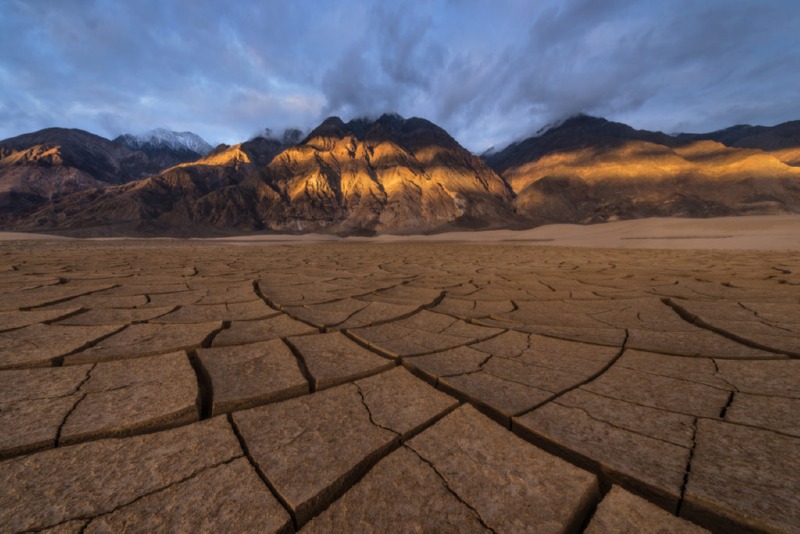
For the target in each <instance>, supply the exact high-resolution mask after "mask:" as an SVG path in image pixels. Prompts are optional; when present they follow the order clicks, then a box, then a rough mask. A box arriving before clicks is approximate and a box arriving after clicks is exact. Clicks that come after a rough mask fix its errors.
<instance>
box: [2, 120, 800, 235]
mask: <svg viewBox="0 0 800 534" xmlns="http://www.w3.org/2000/svg"><path fill="white" fill-rule="evenodd" d="M797 212H800V121H794V122H787V123H784V124H780V125H777V126H774V127H761V126H734V127H732V128H728V129H725V130H720V131H717V132H711V133H707V134H677V135H667V134H664V133H661V132H650V131H645V130H636V129H634V128H631V127H630V126H627V125H625V124H621V123H616V122H611V121H607V120H605V119H601V118H596V117H590V116H585V115H579V116H575V117H572V118H570V119H568V120H566V121H564V122H562V123H561V124H559V125H556V126H553V127H551V128H549V129H548V130H546V131H544V132H542V133H540V134H539V135H536V136H534V137H530V138H528V139H525V140H523V141H520V142H517V143H513V144H511V145H510V146H508V147H506V148H505V149H503V150H500V151H493V152H491V153H487V154H484V155H483V156H482V157H477V156H475V155H473V154H471V153H470V152H469V151H467V150H466V149H464V148H463V147H462V146H461V145H459V144H458V142H457V141H456V140H455V139H453V138H452V137H451V136H450V135H449V134H448V133H447V132H446V131H445V130H443V129H442V128H440V127H438V126H436V125H435V124H433V123H431V122H429V121H427V120H425V119H420V118H410V119H404V118H402V117H400V116H398V115H393V114H386V115H383V116H381V117H380V118H378V119H377V120H370V119H355V120H351V121H349V122H347V123H345V122H343V121H342V120H341V119H339V118H337V117H331V118H328V119H326V120H325V121H323V122H322V123H321V124H320V125H319V126H318V127H317V128H316V129H314V130H312V131H311V132H310V133H309V134H308V135H306V136H305V138H302V134H301V133H300V132H299V131H297V130H291V131H288V132H287V133H286V134H284V136H283V137H282V138H280V139H277V138H272V137H269V138H267V137H257V138H254V139H251V140H249V141H246V142H243V143H240V144H237V145H233V146H227V145H220V146H218V147H216V148H214V149H211V147H210V146H209V145H208V144H207V143H205V142H204V141H203V140H202V139H200V138H199V137H197V136H195V135H194V134H191V133H188V132H184V133H175V132H168V131H165V130H156V131H154V132H151V133H150V134H146V135H144V136H130V135H125V136H120V137H118V138H117V139H115V140H113V141H109V140H107V139H104V138H102V137H98V136H95V135H92V134H89V133H87V132H82V131H80V130H66V129H57V128H53V129H48V130H42V131H40V132H35V133H32V134H25V135H22V136H18V137H15V138H12V139H7V140H4V141H0V225H2V226H3V227H5V228H7V229H15V230H22V231H37V232H54V233H63V234H68V235H84V236H95V235H98V236H99V235H142V236H153V235H171V236H194V235H230V234H239V233H247V232H292V233H305V232H328V233H337V234H346V235H353V234H361V235H374V234H379V233H429V232H440V231H445V230H454V229H490V228H492V229H493V228H524V227H530V226H535V225H539V224H546V223H555V222H566V223H593V222H603V221H611V220H617V219H630V218H638V217H650V216H687V217H707V216H721V215H747V214H771V213H797Z"/></svg>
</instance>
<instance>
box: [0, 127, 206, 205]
mask: <svg viewBox="0 0 800 534" xmlns="http://www.w3.org/2000/svg"><path fill="white" fill-rule="evenodd" d="M120 139H121V138H120ZM140 149H142V150H140ZM198 157H200V154H198V153H196V152H194V151H190V150H185V149H180V147H177V148H176V147H168V146H161V147H156V146H155V145H152V144H151V145H147V146H143V147H135V146H126V144H125V143H123V142H121V141H119V140H115V141H109V140H108V139H105V138H103V137H100V136H97V135H94V134H91V133H89V132H85V131H83V130H76V129H66V128H47V129H45V130H40V131H38V132H33V133H29V134H24V135H20V136H17V137H13V138H10V139H5V140H3V141H0V216H2V215H6V216H8V215H18V214H21V213H25V212H26V211H29V210H32V209H35V208H36V207H38V206H41V205H43V204H46V203H47V202H50V201H53V200H56V199H58V198H61V197H63V196H66V195H69V194H72V193H75V192H78V191H83V190H95V189H103V188H106V187H109V186H111V185H117V184H124V183H127V182H131V181H134V180H139V179H142V178H145V177H147V176H150V175H153V174H156V173H158V172H160V171H162V170H163V169H165V168H166V167H168V166H171V165H175V164H176V163H180V162H184V161H190V160H195V159H197V158H198Z"/></svg>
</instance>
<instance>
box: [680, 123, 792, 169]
mask: <svg viewBox="0 0 800 534" xmlns="http://www.w3.org/2000/svg"><path fill="white" fill-rule="evenodd" d="M678 139H680V140H691V141H697V140H703V139H708V140H711V141H717V142H718V143H722V144H723V145H725V146H729V147H740V148H757V149H759V150H763V151H765V152H769V153H770V154H772V155H773V156H775V157H776V158H778V159H779V160H781V161H783V162H784V163H786V164H787V165H792V166H795V167H797V166H800V121H790V122H784V123H782V124H778V125H777V126H772V127H767V126H750V125H748V124H739V125H737V126H731V127H730V128H725V129H724V130H718V131H716V132H711V133H706V134H680V135H679V136H678Z"/></svg>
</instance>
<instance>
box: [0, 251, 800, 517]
mask: <svg viewBox="0 0 800 534" xmlns="http://www.w3.org/2000/svg"><path fill="white" fill-rule="evenodd" d="M799 271H800V260H798V259H797V258H795V257H794V256H793V255H790V254H788V253H783V252H777V251H776V252H741V251H739V252H724V251H713V252H712V251H709V252H705V251H701V250H694V251H691V252H689V251H685V252H683V251H676V250H670V251H665V250H635V249H631V250H598V249H569V248H558V249H556V248H542V247H538V246H536V245H535V244H530V243H526V244H521V243H516V244H512V243H494V244H490V245H489V244H468V243H461V244H459V243H445V242H440V243H433V242H431V243H423V242H418V243H413V242H406V243H347V244H336V243H316V244H293V245H282V244H275V243H272V244H244V243H241V244H236V245H230V244H224V243H219V242H212V241H192V242H188V241H187V242H182V241H175V242H170V243H169V244H168V245H167V244H165V243H160V242H150V241H119V242H113V241H107V242H103V241H97V242H91V241H74V242H45V241H42V242H14V243H8V244H4V246H3V248H2V250H0V293H2V299H0V302H2V309H0V480H3V481H4V491H3V492H2V493H0V524H2V525H3V530H4V531H9V532H25V531H39V530H43V529H47V528H51V527H58V528H60V529H63V530H64V531H75V532H94V531H100V530H105V531H108V530H121V529H123V526H124V525H127V526H129V527H131V528H138V529H141V530H176V531H189V530H199V529H201V528H210V529H213V530H219V531H232V530H236V531H248V530H259V531H264V532H292V531H301V532H330V531H352V530H364V529H372V530H375V531H387V530H422V531H426V530H427V531H442V530H453V531H465V532H468V531H490V532H518V531H526V530H527V531H531V530H532V531H536V530H540V529H543V528H545V527H546V528H549V529H553V530H556V531H576V530H583V529H585V530H586V531H587V532H595V531H602V530H601V529H602V528H608V526H609V525H620V524H628V526H629V527H630V523H629V522H630V521H634V523H635V525H634V527H633V528H635V530H637V531H652V530H655V529H658V528H662V527H663V528H667V527H669V528H672V529H674V530H679V531H695V530H696V529H699V528H701V527H702V528H707V529H711V530H720V529H724V530H743V531H771V532H772V531H774V532H792V531H797V530H798V529H800V508H798V507H797V506H796V504H797V502H796V496H797V495H798V494H800V459H798V457H797V455H796V451H797V450H798V448H800V420H799V419H798V415H797V414H798V413H800V365H798V364H800V361H798V356H799V355H800V289H799V288H798V287H797V286H796V285H793V284H791V283H784V282H785V281H786V279H787V278H786V277H790V276H793V273H796V272H799ZM626 521H627V522H628V523H625V522H626ZM598 529H600V530H598ZM696 531H699V530H696Z"/></svg>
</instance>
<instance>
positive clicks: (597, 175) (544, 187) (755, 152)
mask: <svg viewBox="0 0 800 534" xmlns="http://www.w3.org/2000/svg"><path fill="white" fill-rule="evenodd" d="M787 124H791V123H787ZM783 126H784V125H780V126H776V127H775V129H774V130H771V129H765V130H770V132H771V133H767V132H761V133H760V134H759V136H753V135H751V136H743V137H742V138H741V139H737V140H736V142H735V143H731V145H730V146H725V145H724V144H722V143H723V142H726V140H727V138H726V137H725V136H714V134H708V136H705V137H704V136H687V135H682V136H677V137H672V136H668V135H666V134H662V133H659V132H648V131H640V130H634V129H633V128H631V127H629V126H626V125H624V124H619V123H614V122H609V121H606V120H604V119H599V118H594V117H587V116H577V117H574V118H572V119H570V120H568V121H566V122H564V123H563V124H561V125H560V126H558V127H556V128H553V129H551V130H549V131H547V132H545V133H544V134H543V135H541V136H539V137H532V138H529V139H526V140H525V141H522V142H520V143H515V144H513V145H511V146H509V147H507V148H506V149H505V150H503V151H501V152H498V153H494V154H491V155H489V156H488V157H487V159H486V161H487V163H488V164H489V165H490V166H491V167H492V168H493V169H494V170H495V171H497V172H498V173H499V174H500V175H501V176H502V177H503V178H504V179H505V180H506V181H507V182H508V184H509V185H510V186H511V187H512V189H513V190H514V192H515V193H516V196H517V198H516V200H515V207H516V209H517V211H518V212H519V214H520V215H522V216H524V217H526V218H527V219H529V220H531V221H532V222H534V223H540V224H541V223H548V222H570V223H592V222H603V221H608V220H615V219H634V218H640V217H653V216H682V217H710V216H723V215H747V214H770V213H782V212H797V211H800V172H799V171H798V169H797V168H796V167H792V166H791V163H792V162H793V161H794V160H793V159H792V158H794V157H795V156H797V157H798V158H800V152H798V150H797V149H796V148H789V147H797V144H796V143H794V144H793V143H792V141H791V139H790V138H788V137H787V138H783V137H781V135H780V134H779V133H777V132H779V131H781V130H780V129H781V128H782V127H783ZM778 138H780V139H783V142H782V143H783V144H780V143H777V142H776V143H774V144H771V143H772V142H771V141H769V139H772V140H775V139H778ZM712 139H718V140H719V141H721V142H719V141H717V140H712ZM756 139H763V140H764V142H763V143H759V142H755V141H754V140H756ZM737 143H743V144H737ZM773 145H774V146H775V147H777V146H780V147H781V150H782V151H783V152H781V153H777V152H776V153H772V152H769V151H765V150H768V149H767V147H768V146H773ZM748 146H749V147H752V148H739V147H748ZM760 148H763V149H764V150H759V149H760ZM793 151H794V152H798V154H795V155H794V156H793V155H792V154H794V152H793Z"/></svg>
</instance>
